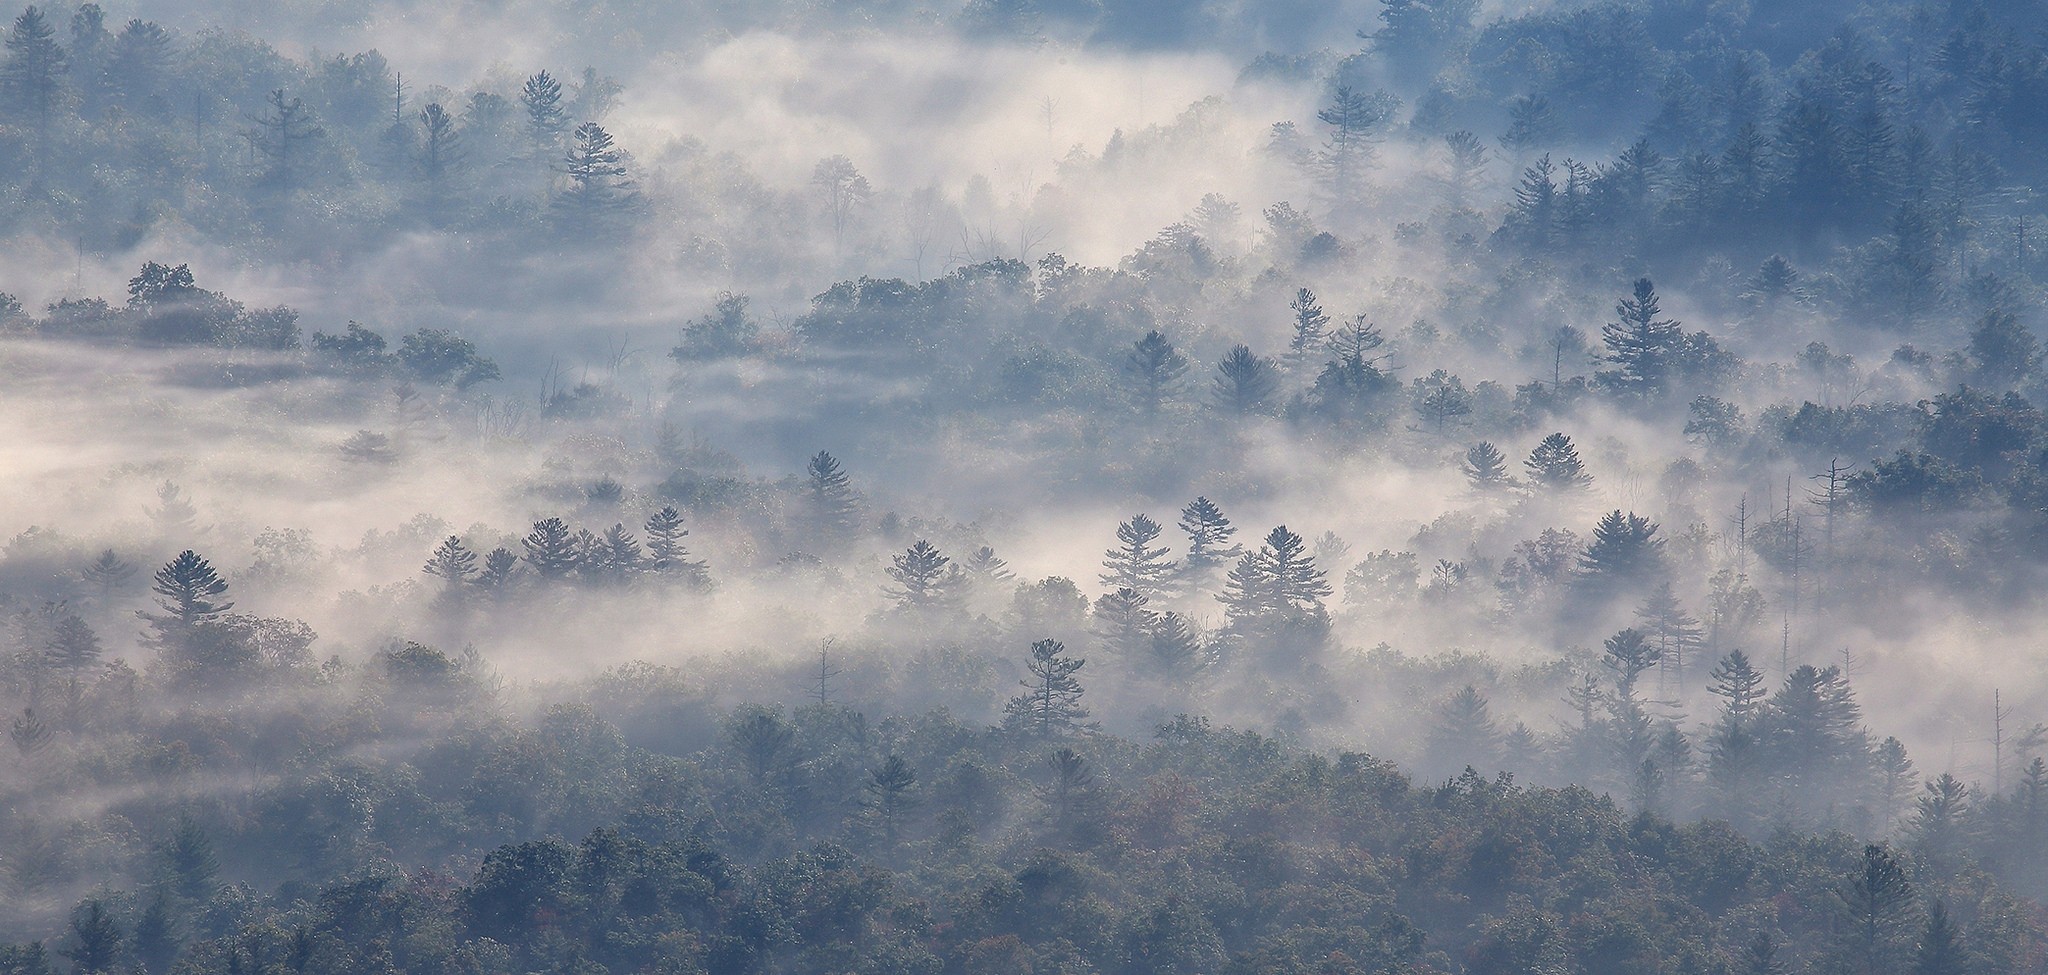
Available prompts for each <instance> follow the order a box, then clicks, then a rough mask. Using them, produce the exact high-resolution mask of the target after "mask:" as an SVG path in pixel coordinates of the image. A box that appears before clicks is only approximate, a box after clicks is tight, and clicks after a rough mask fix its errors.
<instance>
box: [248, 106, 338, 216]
mask: <svg viewBox="0 0 2048 975" xmlns="http://www.w3.org/2000/svg"><path fill="white" fill-rule="evenodd" d="M267 101H268V103H269V105H270V109H269V111H268V112H267V113H266V114H264V115H262V116H260V117H258V118H257V119H256V133H255V135H254V137H253V139H252V144H253V145H254V146H255V148H256V151H257V152H258V153H260V154H261V155H262V156H263V158H264V159H265V160H267V161H268V163H269V166H268V168H267V169H265V170H264V171H263V175H262V180H261V182H262V185H264V186H265V187H268V188H269V189H271V190H273V191H275V192H276V193H278V194H280V195H285V194H289V193H290V192H291V191H292V190H294V189H297V188H298V184H299V171H300V169H302V168H304V166H305V165H306V163H305V161H304V160H303V159H302V158H301V156H302V151H301V150H303V149H304V148H306V147H307V146H308V144H309V143H312V142H314V141H315V140H318V139H320V138H323V137H324V136H326V135H327V130H326V129H324V128H321V127H320V124H319V122H317V121H315V120H314V117H313V110H312V109H310V108H308V107H306V103H305V101H304V100H303V99H298V98H286V97H285V93H284V89H282V88H277V89H273V90H272V91H271V92H270V94H269V95H268V96H267Z"/></svg>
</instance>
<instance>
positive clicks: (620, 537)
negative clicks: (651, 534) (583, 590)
mask: <svg viewBox="0 0 2048 975" xmlns="http://www.w3.org/2000/svg"><path fill="white" fill-rule="evenodd" d="M646 565H647V556H646V554H645V553H644V552H643V551H642V550H641V548H640V540H639V539H638V538H635V537H633V532H632V530H631V529H629V528H627V527H626V525H625V523H624V522H615V523H613V524H612V526H611V527H610V528H607V529H605V530H604V534H603V535H602V536H600V537H599V538H598V539H597V542H596V544H595V545H591V546H589V547H586V548H585V549H584V565H583V566H582V569H583V571H584V572H586V573H589V574H591V575H593V576H595V577H597V578H598V579H599V580H601V581H603V582H606V583H608V584H611V585H619V584H621V583H623V582H625V581H626V580H628V579H630V578H632V577H633V576H634V575H635V574H637V573H639V572H640V570H642V569H644V568H646Z"/></svg>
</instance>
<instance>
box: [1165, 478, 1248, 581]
mask: <svg viewBox="0 0 2048 975" xmlns="http://www.w3.org/2000/svg"><path fill="white" fill-rule="evenodd" d="M1180 530H1181V531H1182V532H1183V533H1185V534H1186V535H1187V536H1188V551H1187V555H1186V556H1185V557H1184V558H1182V559H1181V560H1180V579H1179V580H1178V581H1179V582H1180V583H1181V584H1182V585H1184V586H1187V587H1190V588H1195V589H1200V588H1203V587H1206V586H1208V585H1210V584H1211V583H1213V582H1214V581H1215V578H1216V576H1217V574H1218V573H1220V572H1222V571H1223V568H1224V566H1227V565H1230V564H1231V563H1233V562H1235V561H1237V560H1238V559H1239V558H1241V557H1243V555H1244V546H1242V545H1238V544H1235V543H1233V542H1231V540H1230V538H1231V536H1233V535H1235V534H1237V526H1235V525H1232V524H1231V523H1230V519H1229V518H1227V517H1225V516H1224V514H1223V509H1222V508H1220V507H1218V506H1217V504H1216V502H1214V501H1211V500H1209V499H1208V498H1196V499H1195V500H1193V501H1190V502H1188V503H1187V506H1186V507H1184V508H1182V509H1180Z"/></svg>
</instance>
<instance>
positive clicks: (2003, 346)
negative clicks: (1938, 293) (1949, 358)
mask: <svg viewBox="0 0 2048 975" xmlns="http://www.w3.org/2000/svg"><path fill="white" fill-rule="evenodd" d="M1970 364H1971V365H1972V366H1974V367H1975V372H1976V377H1977V382H1978V383H1980V384H1982V385H1984V386H1985V387H1987V388H1989V389H1992V390H2006V389H2012V388H2014V387H2015V386H2019V385H2021V384H2023V383H2025V382H2026V381H2027V380H2028V379H2029V378H2031V377H2032V376H2034V375H2035V373H2036V372H2038V371H2039V369H2040V366H2041V344H2040V343H2039V342H2038V341H2036V340H2035V338H2034V333H2033V332H2032V331H2029V330H2028V328H2027V327H2026V326H2025V325H2023V324H2021V323H2020V320H2019V316H2017V315H2014V314H2013V313H2011V312H2009V311H2004V310H2000V309H1994V310H1992V311H1989V312H1986V313H1985V315H1984V317H1983V318H1980V319H1978V320H1977V324H1976V325H1975V326H1973V327H1972V328H1971V329H1970Z"/></svg>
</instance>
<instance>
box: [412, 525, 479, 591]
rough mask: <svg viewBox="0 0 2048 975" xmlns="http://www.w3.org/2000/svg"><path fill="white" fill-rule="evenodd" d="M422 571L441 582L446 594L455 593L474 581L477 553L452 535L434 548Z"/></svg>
mask: <svg viewBox="0 0 2048 975" xmlns="http://www.w3.org/2000/svg"><path fill="white" fill-rule="evenodd" d="M420 571H422V572H425V573H426V574H428V575H430V576H433V577H434V578H436V579H439V580H441V583H442V586H443V587H444V591H445V592H449V593H454V592H457V591H459V590H461V589H462V588H464V587H465V586H467V585H468V584H469V583H470V582H472V581H474V579H473V577H474V576H475V575H476V553H475V552H472V551H470V550H469V547H468V546H466V545H464V544H462V539H460V538H458V537H456V536H454V535H450V536H448V537H447V538H445V539H442V540H441V544H440V545H438V546H436V547H435V548H434V554H433V555H431V556H428V557H427V564H426V565H425V566H423V567H421V569H420Z"/></svg>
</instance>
